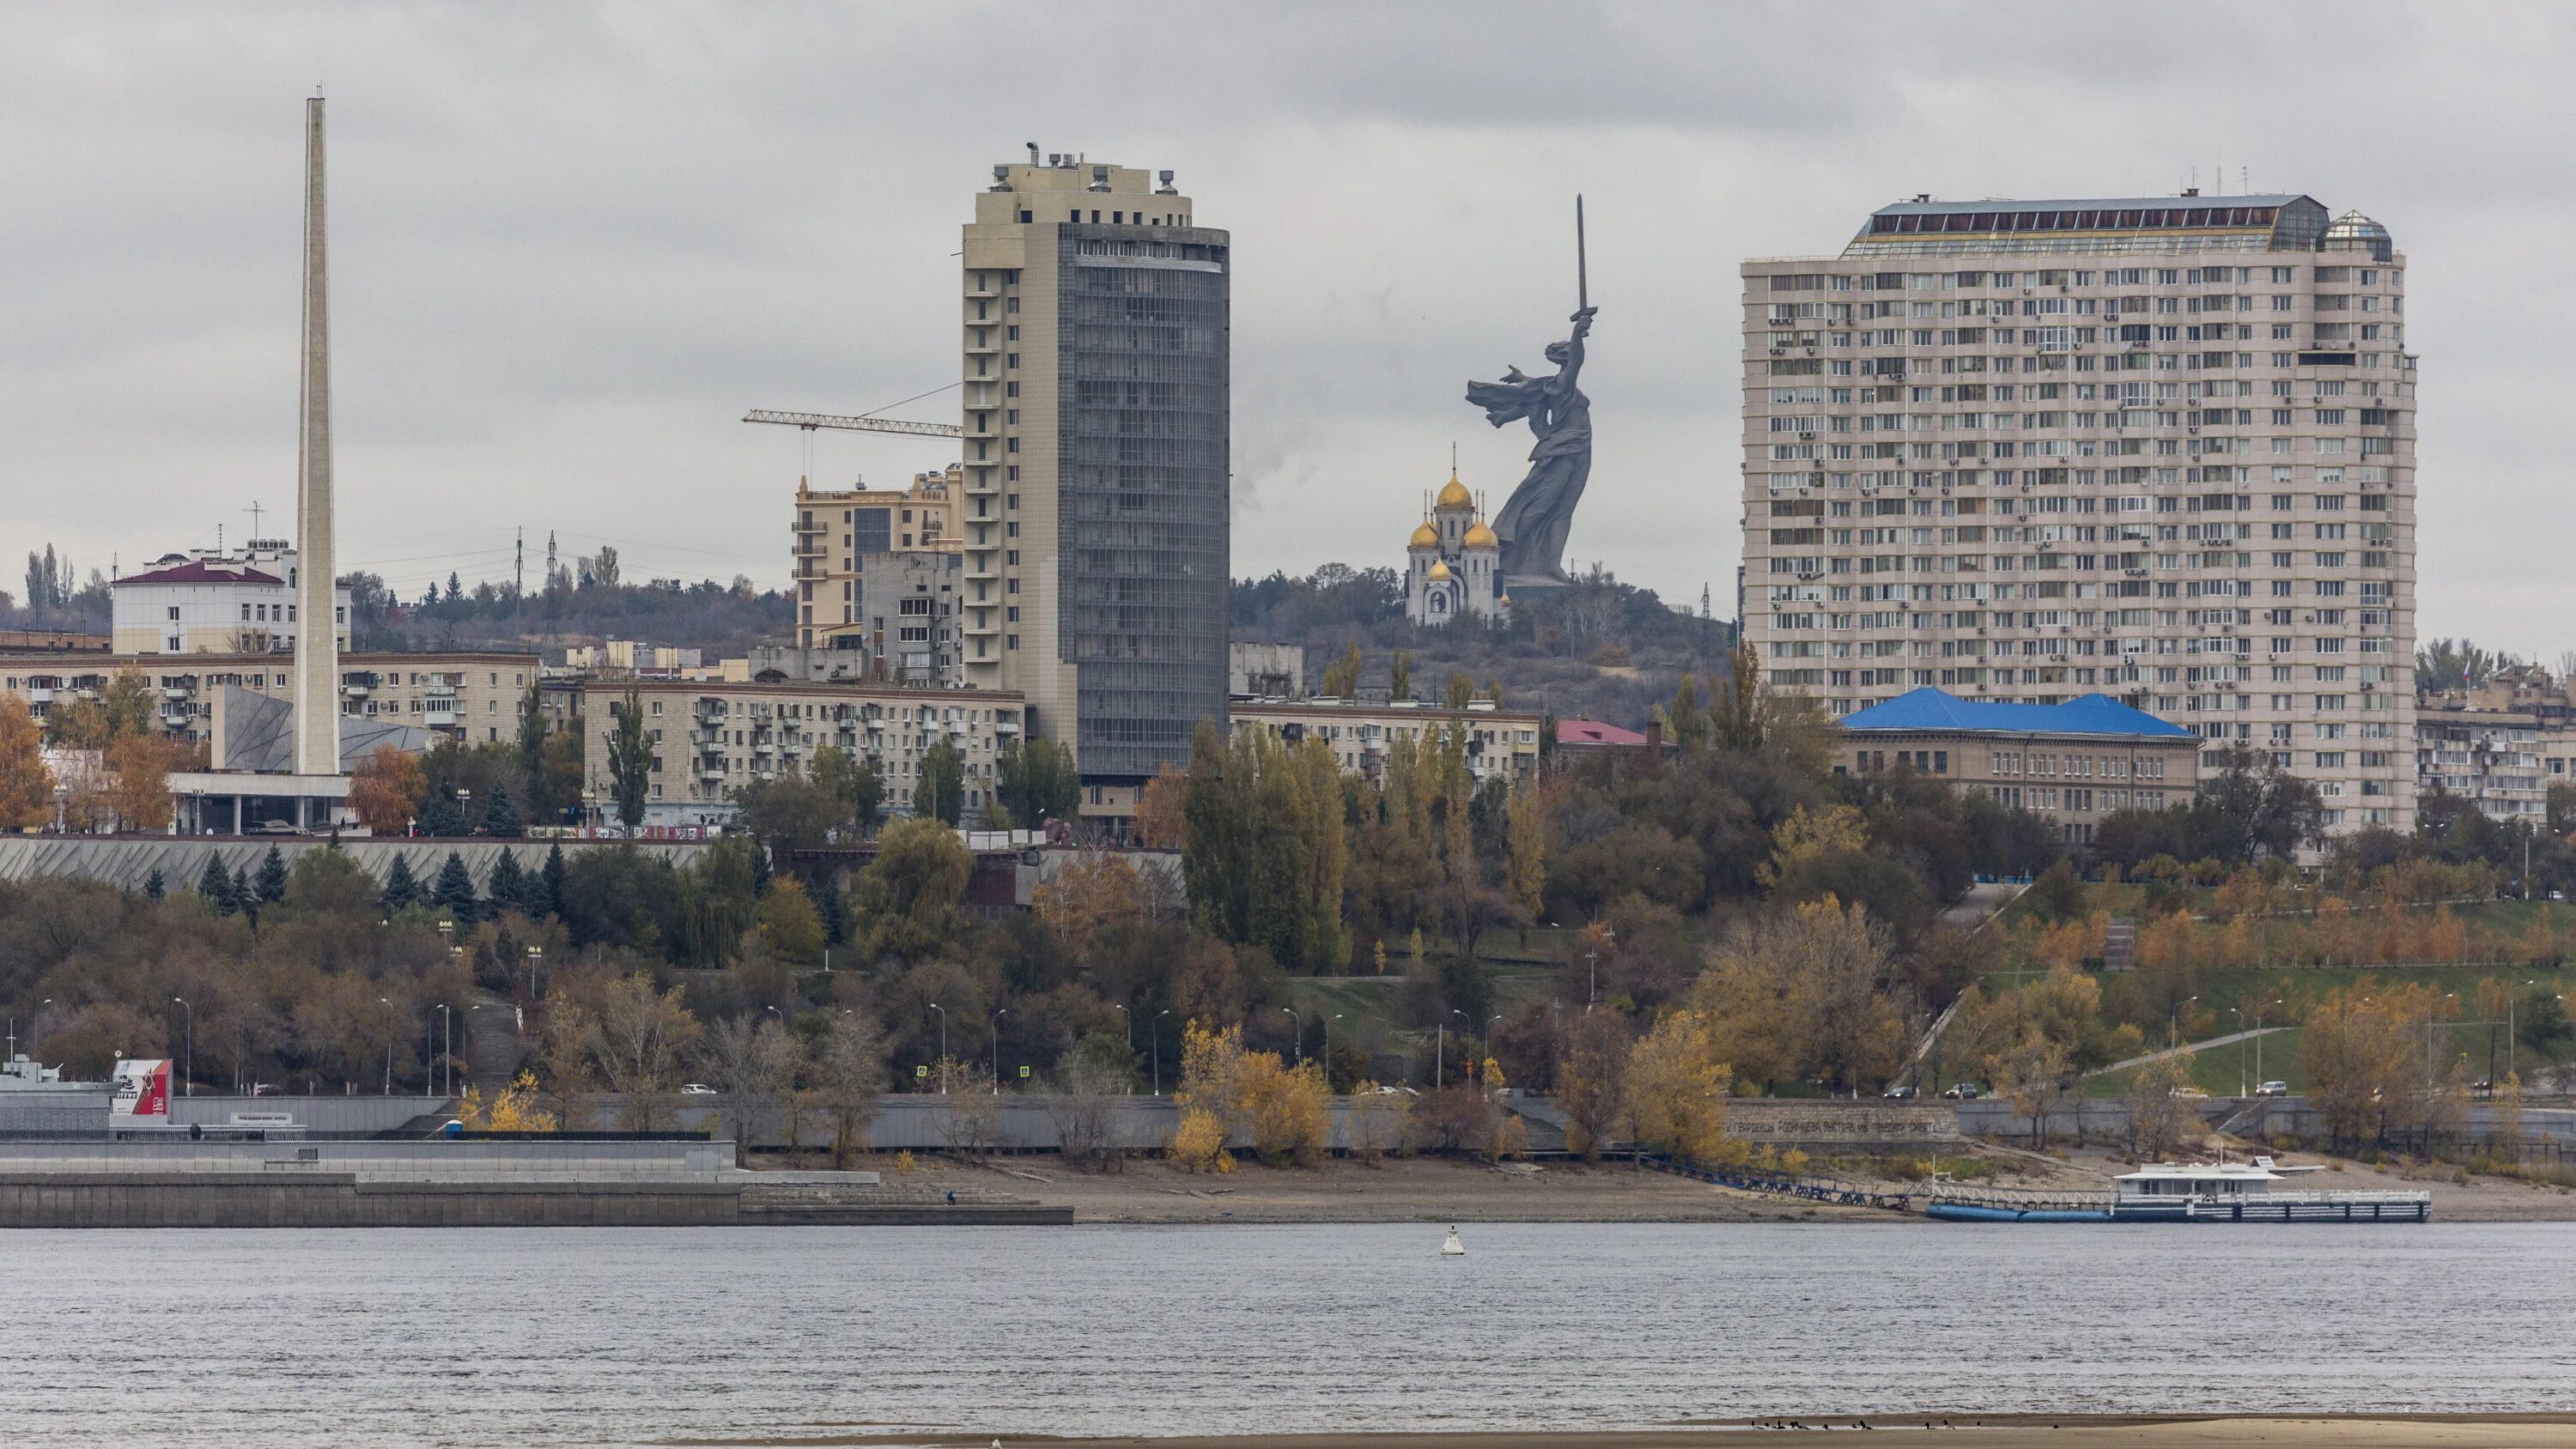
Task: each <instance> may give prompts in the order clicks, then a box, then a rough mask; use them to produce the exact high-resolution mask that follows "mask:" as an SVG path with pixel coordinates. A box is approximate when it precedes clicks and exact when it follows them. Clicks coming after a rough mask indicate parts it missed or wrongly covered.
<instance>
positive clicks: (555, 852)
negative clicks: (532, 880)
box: [528, 845, 564, 916]
mask: <svg viewBox="0 0 2576 1449" xmlns="http://www.w3.org/2000/svg"><path fill="white" fill-rule="evenodd" d="M537 879H538V881H539V882H540V884H542V885H543V886H544V888H545V898H544V900H543V902H542V903H541V904H543V906H544V907H545V909H544V910H543V911H542V912H540V911H536V910H531V911H529V912H528V914H530V915H532V916H533V915H556V916H559V915H562V914H563V908H564V858H563V847H562V846H560V845H558V846H554V847H552V848H550V849H548V850H547V851H546V868H545V869H544V870H543V871H542V872H540V873H539V875H538V877H537Z"/></svg>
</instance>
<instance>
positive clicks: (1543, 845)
mask: <svg viewBox="0 0 2576 1449" xmlns="http://www.w3.org/2000/svg"><path fill="white" fill-rule="evenodd" d="M1544 800H1545V796H1544V794H1543V793H1542V791H1541V790H1540V788H1539V787H1538V786H1536V785H1528V786H1524V787H1522V788H1521V789H1519V790H1516V791H1514V792H1512V799H1511V804H1510V806H1509V807H1508V809H1509V817H1510V818H1509V824H1508V828H1507V833H1506V838H1507V840H1508V841H1509V845H1510V849H1509V853H1508V854H1507V856H1506V857H1505V863H1504V870H1503V874H1504V877H1505V878H1506V879H1507V880H1509V881H1510V882H1511V891H1512V904H1514V905H1516V906H1518V907H1520V909H1521V912H1522V914H1523V915H1525V916H1527V917H1528V918H1529V919H1530V920H1533V921H1535V920H1537V919H1538V916H1539V912H1540V910H1541V909H1542V908H1543V907H1544V906H1545V904H1546V900H1547V807H1546V805H1545V804H1544V803H1543V802H1544ZM1522 934H1523V939H1524V940H1526V939H1527V934H1528V933H1527V932H1526V931H1524V932H1523V933H1522Z"/></svg>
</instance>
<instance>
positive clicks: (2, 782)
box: [0, 694, 54, 830]
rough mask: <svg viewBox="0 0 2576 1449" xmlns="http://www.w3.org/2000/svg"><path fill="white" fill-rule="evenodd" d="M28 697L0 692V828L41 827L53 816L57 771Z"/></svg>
mask: <svg viewBox="0 0 2576 1449" xmlns="http://www.w3.org/2000/svg"><path fill="white" fill-rule="evenodd" d="M44 747H45V742H44V735H43V732H42V731H40V730H39V729H37V727H36V719H35V716H34V715H33V714H31V713H29V712H28V709H27V701H26V700H25V698H23V697H22V696H19V695H16V694H8V695H0V829H7V830H38V829H42V828H43V827H44V826H46V825H48V824H51V823H52V821H53V818H54V772H53V770H52V769H51V768H49V767H48V766H47V765H46V764H45V753H44Z"/></svg>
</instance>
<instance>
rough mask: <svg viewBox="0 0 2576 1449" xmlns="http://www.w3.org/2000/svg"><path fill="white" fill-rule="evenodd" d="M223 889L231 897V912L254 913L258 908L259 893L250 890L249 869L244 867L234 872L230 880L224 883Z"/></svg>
mask: <svg viewBox="0 0 2576 1449" xmlns="http://www.w3.org/2000/svg"><path fill="white" fill-rule="evenodd" d="M224 889H225V891H226V893H227V894H229V895H230V896H231V897H232V902H233V910H235V911H255V910H257V909H258V908H259V892H258V891H256V890H253V889H252V888H251V883H250V867H248V866H244V867H242V868H241V869H240V870H237V871H234V872H233V875H232V879H231V880H230V881H228V882H226V883H225V886H224ZM225 914H227V915H229V914H231V912H229V911H228V912H226V913H225Z"/></svg>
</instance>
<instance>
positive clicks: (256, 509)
mask: <svg viewBox="0 0 2576 1449" xmlns="http://www.w3.org/2000/svg"><path fill="white" fill-rule="evenodd" d="M242 512H244V513H247V514H249V515H250V536H251V539H252V540H253V541H254V542H256V541H257V540H258V538H259V515H260V506H259V500H258V499H256V498H254V499H252V500H251V501H250V507H248V508H245V509H243V510H242Z"/></svg>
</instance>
